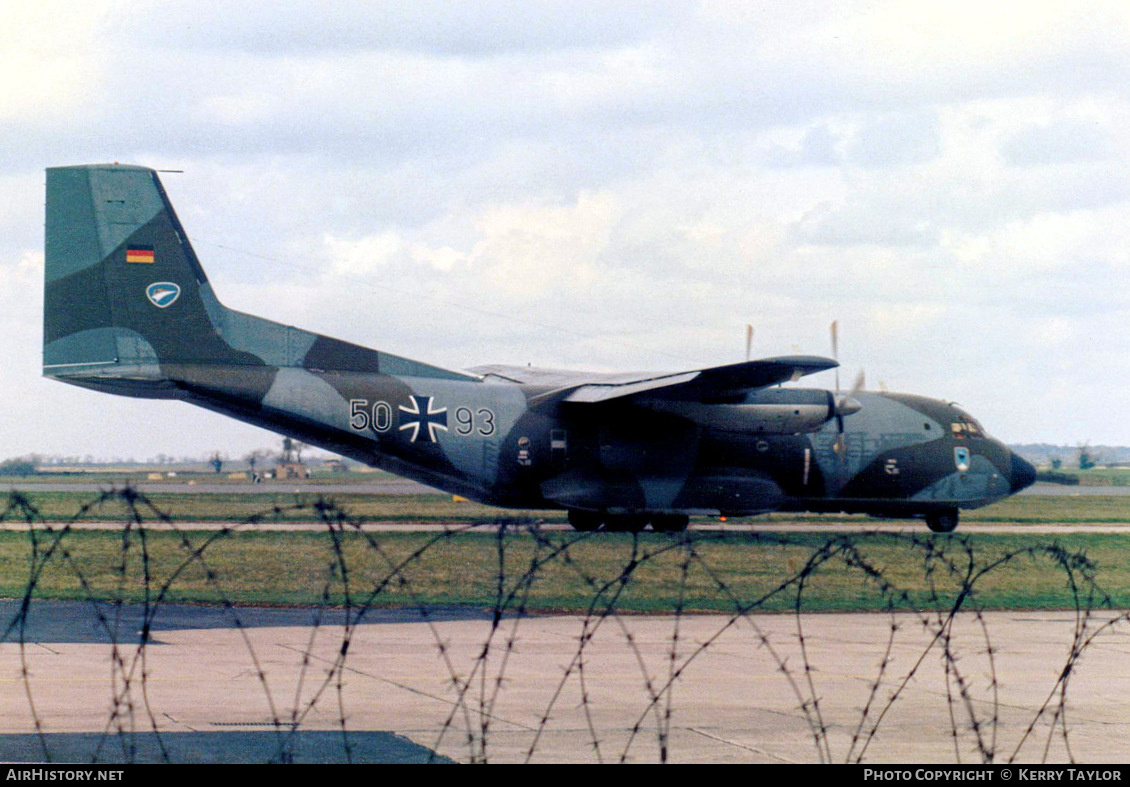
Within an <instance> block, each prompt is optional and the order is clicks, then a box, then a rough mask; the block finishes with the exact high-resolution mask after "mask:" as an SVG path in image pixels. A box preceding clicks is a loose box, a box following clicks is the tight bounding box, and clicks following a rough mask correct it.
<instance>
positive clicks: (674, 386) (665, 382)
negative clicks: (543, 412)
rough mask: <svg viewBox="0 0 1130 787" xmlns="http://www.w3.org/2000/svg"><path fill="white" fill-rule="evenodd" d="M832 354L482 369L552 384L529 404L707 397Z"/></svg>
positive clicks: (823, 363)
mask: <svg viewBox="0 0 1130 787" xmlns="http://www.w3.org/2000/svg"><path fill="white" fill-rule="evenodd" d="M837 365H838V364H837V363H836V362H835V361H833V360H832V359H830V358H820V357H816V356H811V355H790V356H783V357H779V358H764V359H761V360H757V361H746V362H744V363H735V364H729V365H726V366H712V367H710V368H707V369H695V370H692V371H688V372H676V373H673V374H672V373H666V372H663V373H648V372H636V373H630V374H608V375H602V374H592V373H577V372H561V371H556V370H545V369H534V368H531V367H522V366H484V367H478V368H476V369H474V370H473V371H475V372H476V373H478V374H483V375H495V376H497V377H503V378H505V379H508V380H512V381H514V382H517V383H521V384H524V385H539V386H545V387H546V388H548V390H546V391H545V392H544V393H540V394H538V395H537V396H534V397H533V398H531V399H530V402H529V403H530V406H531V407H534V406H537V405H540V404H547V403H550V402H584V403H589V404H593V403H597V402H607V401H610V400H612V399H622V398H625V397H629V396H636V395H639V394H647V395H648V397H649V398H653V399H673V400H679V401H703V400H708V399H725V398H727V397H733V396H738V395H740V394H742V393H744V392H746V391H754V390H758V389H760V388H768V387H769V386H771V385H777V384H778V383H785V382H790V381H793V380H798V379H800V378H801V377H803V376H804V375H808V374H814V373H815V372H822V371H824V370H826V369H832V368H835V367H836V366H837Z"/></svg>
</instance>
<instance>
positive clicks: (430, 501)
mask: <svg viewBox="0 0 1130 787" xmlns="http://www.w3.org/2000/svg"><path fill="white" fill-rule="evenodd" d="M24 495H25V497H26V498H27V499H28V500H29V501H31V503H32V504H33V505H34V506H35V508H36V510H37V511H38V513H39V515H40V517H41V518H42V519H45V520H47V521H53V522H59V521H67V520H69V519H71V518H72V517H74V516H75V514H76V512H79V511H82V517H83V518H85V519H88V520H92V521H119V520H121V518H122V516H123V513H124V509H123V508H122V506H121V505H120V500H119V498H117V497H114V496H111V498H110V499H109V500H108V501H107V502H106V503H105V504H98V505H94V506H92V507H89V508H84V507H85V506H88V504H90V503H91V501H92V500H94V499H95V498H96V497H97V493H94V492H89V491H83V492H52V491H42V490H36V489H35V488H34V486H29V488H28V491H27V492H26V493H24ZM0 499H2V498H0ZM323 499H324V500H330V501H332V502H333V503H334V504H335V505H337V506H338V507H339V508H341V509H342V510H343V511H346V512H348V513H349V514H350V515H351V516H353V517H356V518H359V519H363V520H365V521H374V522H375V521H381V522H462V523H470V524H485V523H493V522H514V523H524V522H535V521H543V522H564V521H565V513H564V512H563V511H520V510H511V509H501V508H491V507H489V506H483V505H479V504H477V503H471V502H465V501H463V502H456V501H454V500H453V499H452V498H451V496H450V495H444V494H438V493H437V494H422V495H382V494H357V493H344V492H339V491H335V489H334V487H333V486H327V487H326V488H325V490H324V491H319V492H316V493H315V492H303V493H299V494H296V493H295V492H293V491H291V490H288V489H286V488H284V487H280V488H279V490H278V491H277V492H256V493H254V494H248V493H246V492H242V491H239V490H238V489H233V490H232V491H231V492H200V493H192V494H184V493H168V492H158V493H151V494H146V495H145V500H146V501H148V503H150V504H152V506H153V509H154V510H155V511H160V512H161V513H162V514H163V515H165V516H167V517H168V518H169V519H171V520H173V521H178V522H192V521H214V522H245V521H248V520H249V519H250V518H252V517H259V518H265V519H271V520H274V521H290V522H306V521H311V519H312V518H316V516H314V514H313V506H314V505H315V504H317V503H318V501H319V500H323ZM8 518H11V515H9V517H8ZM961 519H962V521H963V522H1001V523H1012V524H1050V523H1067V524H1076V523H1103V524H1126V525H1127V526H1128V527H1130V495H1019V496H1015V497H1011V498H1008V499H1006V500H1002V501H1001V502H999V503H994V504H993V505H991V506H987V507H985V508H981V509H976V510H973V511H963V512H962V514H961ZM698 521H707V520H705V519H704V520H698ZM731 521H732V522H739V523H740V522H780V521H790V522H798V521H799V522H873V521H875V520H873V519H871V518H869V517H866V516H861V515H838V514H770V515H767V516H759V517H754V518H748V519H733V520H731Z"/></svg>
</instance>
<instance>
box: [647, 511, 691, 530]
mask: <svg viewBox="0 0 1130 787" xmlns="http://www.w3.org/2000/svg"><path fill="white" fill-rule="evenodd" d="M690 522H691V518H690V517H689V516H687V515H686V514H657V515H655V516H653V517H652V518H651V527H652V528H653V529H654V530H655V532H657V533H682V532H683V531H684V530H686V529H687V525H689V524H690Z"/></svg>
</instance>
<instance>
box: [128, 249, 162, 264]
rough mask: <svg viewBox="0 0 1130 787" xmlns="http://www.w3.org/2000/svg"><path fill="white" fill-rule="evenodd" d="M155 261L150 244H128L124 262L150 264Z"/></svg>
mask: <svg viewBox="0 0 1130 787" xmlns="http://www.w3.org/2000/svg"><path fill="white" fill-rule="evenodd" d="M155 261H156V257H155V256H154V254H153V247H152V246H130V247H129V248H128V249H126V262H139V263H144V264H152V263H153V262H155Z"/></svg>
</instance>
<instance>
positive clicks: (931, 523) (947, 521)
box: [926, 508, 958, 533]
mask: <svg viewBox="0 0 1130 787" xmlns="http://www.w3.org/2000/svg"><path fill="white" fill-rule="evenodd" d="M957 521H958V515H957V509H956V508H955V509H953V510H951V511H938V512H935V513H932V514H927V515H926V527H928V528H930V530H931V531H932V532H934V533H952V532H953V531H954V530H956V529H957Z"/></svg>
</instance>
